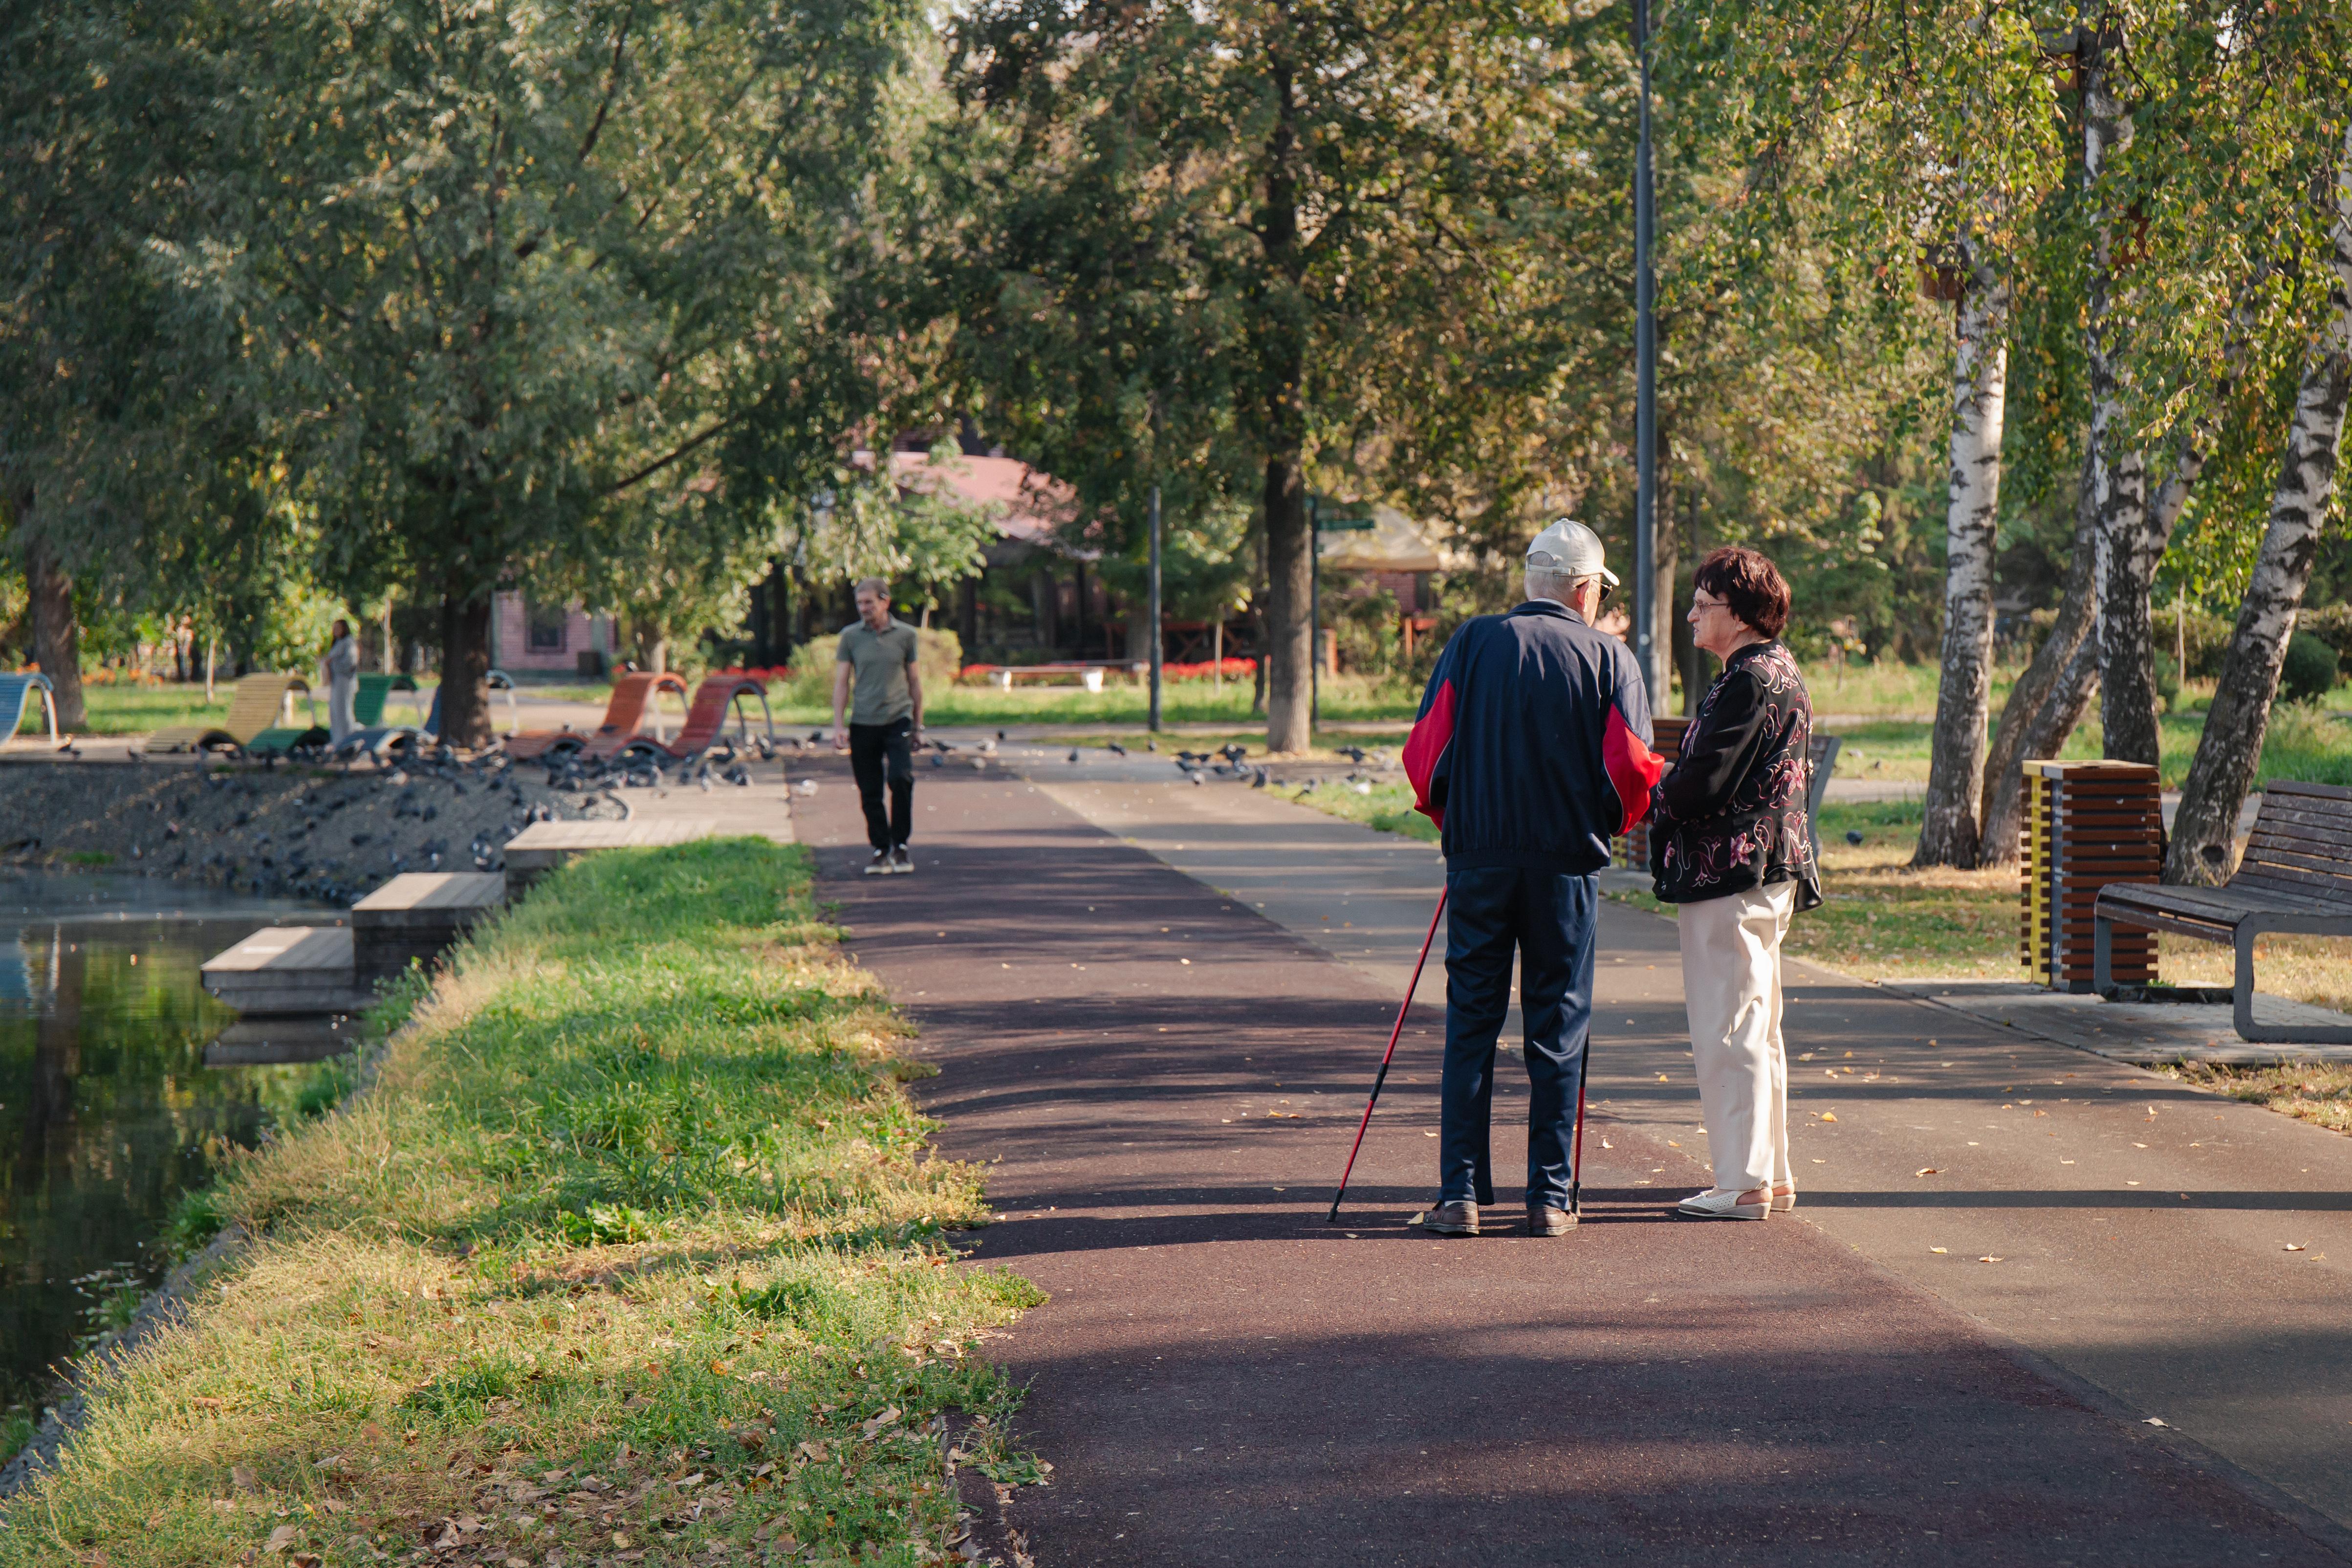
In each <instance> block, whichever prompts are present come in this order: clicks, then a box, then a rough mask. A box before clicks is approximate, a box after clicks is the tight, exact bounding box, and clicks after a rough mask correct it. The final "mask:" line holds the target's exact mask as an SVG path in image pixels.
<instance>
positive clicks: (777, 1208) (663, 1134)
mask: <svg viewBox="0 0 2352 1568" xmlns="http://www.w3.org/2000/svg"><path fill="white" fill-rule="evenodd" d="M837 937H838V933H837V932H835V931H833V930H831V929H830V928H828V927H825V926H824V925H821V924H819V923H817V922H816V921H815V920H814V908H813V905H812V902H811V898H810V873H809V863H808V859H807V856H806V853H805V852H804V851H803V850H801V849H798V848H795V847H780V846H776V845H772V844H770V843H768V842H766V841H765V840H749V841H728V842H705V843H701V844H697V845H691V846H687V847H680V848H676V849H666V850H654V851H616V852H612V853H608V854H606V855H604V856H600V857H595V858H591V859H588V860H585V861H583V862H580V863H578V864H575V865H573V866H572V867H570V868H566V869H565V870H563V871H562V872H561V873H558V874H557V875H556V876H555V877H553V878H551V879H548V880H547V881H546V882H544V883H542V884H541V887H540V888H539V889H537V890H535V892H534V894H533V896H532V897H531V898H530V900H529V901H527V902H526V903H525V904H523V905H522V906H521V907H520V909H519V910H515V911H514V912H512V913H510V914H509V915H508V916H507V917H505V918H504V919H502V920H501V921H498V922H497V923H496V924H495V925H494V926H492V927H490V928H488V929H487V930H485V931H478V933H477V935H476V936H475V938H474V939H473V941H472V942H471V943H470V944H469V945H468V946H467V947H466V948H464V949H462V950H461V951H460V953H459V955H458V957H457V971H456V973H454V974H451V975H448V976H445V977H444V978H443V980H442V981H441V982H440V983H439V984H438V986H437V988H436V990H435V991H434V993H433V994H432V995H431V996H430V998H429V1000H424V1001H422V1003H421V1005H417V1006H416V1010H415V1015H414V1016H415V1024H414V1026H413V1027H411V1028H409V1029H407V1030H406V1031H404V1032H403V1033H401V1034H399V1035H398V1036H396V1037H394V1040H393V1041H392V1043H391V1045H390V1047H388V1050H387V1054H386V1056H385V1058H384V1059H383V1064H382V1068H381V1070H380V1075H379V1078H378V1080H377V1082H376V1085H375V1087H374V1088H373V1089H371V1090H370V1091H369V1092H367V1093H366V1094H364V1095H362V1097H361V1098H359V1099H358V1100H355V1101H353V1102H352V1104H351V1105H350V1106H349V1107H348V1108H347V1109H346V1110H344V1111H343V1112H342V1113H341V1114H338V1115H335V1116H331V1117H328V1118H326V1119H324V1120H321V1121H313V1122H311V1123H310V1124H308V1125H306V1126H303V1127H301V1128H299V1129H298V1130H296V1131H292V1132H290V1133H289V1134H288V1135H286V1136H285V1137H283V1138H281V1139H279V1140H278V1141H277V1142H273V1143H271V1144H269V1145H268V1146H266V1147H265V1148H263V1149H261V1150H258V1151H257V1152H253V1153H250V1154H248V1155H245V1156H242V1157H240V1158H238V1159H236V1161H234V1162H233V1163H231V1165H230V1166H229V1168H228V1169H227V1171H226V1173H225V1174H224V1176H223V1178H222V1180H221V1182H220V1183H219V1184H218V1185H217V1186H216V1187H215V1188H214V1189H213V1191H212V1194H210V1196H209V1197H208V1199H207V1200H206V1205H207V1208H208V1213H207V1214H206V1215H205V1216H202V1218H201V1219H199V1220H196V1221H194V1223H192V1225H191V1226H190V1228H191V1230H192V1232H194V1233H201V1232H202V1231H204V1230H205V1229H208V1228H209V1227H210V1226H213V1225H216V1224H221V1223H229V1224H235V1225H238V1226H243V1227H245V1229H246V1230H247V1232H248V1233H249V1234H250V1235H251V1237H253V1239H252V1240H250V1241H249V1242H248V1243H247V1245H246V1246H245V1247H243V1248H242V1250H241V1251H240V1252H239V1253H238V1254H237V1255H236V1257H235V1258H234V1259H233V1261H232V1262H230V1263H229V1264H228V1265H227V1266H226V1268H224V1270H223V1271H222V1272H220V1273H218V1274H216V1275H215V1276H214V1277H213V1278H211V1279H206V1280H205V1282H204V1283H203V1285H202V1287H201V1289H198V1290H196V1291H195V1292H194V1294H193V1296H192V1297H191V1300H190V1305H189V1315H188V1318H187V1319H186V1321H184V1322H183V1323H182V1324H180V1325H179V1326H177V1327H175V1328H174V1329H173V1330H171V1331H168V1332H167V1333H165V1334H164V1335H163V1336H161V1337H160V1338H159V1339H158V1340H157V1341H155V1342H152V1344H151V1345H150V1346H148V1347H147V1348H145V1349H143V1350H142V1351H141V1352H138V1353H137V1354H135V1355H133V1356H131V1358H129V1359H128V1361H127V1362H125V1363H122V1364H121V1365H118V1366H114V1367H110V1368H103V1369H98V1370H96V1371H95V1372H94V1373H93V1374H92V1380H91V1384H90V1398H91V1418H90V1423H89V1426H88V1427H87V1428H86V1429H85V1431H84V1433H83V1435H82V1436H80V1438H79V1440H78V1441H77V1442H76V1444H75V1445H74V1447H73V1448H72V1450H71V1452H70V1454H69V1456H68V1458H67V1461H66V1463H65V1465H64V1467H63V1468H62V1469H61V1470H60V1471H58V1473H57V1474H55V1475H54V1476H52V1477H50V1478H48V1479H44V1480H43V1481H42V1482H40V1483H39V1485H38V1486H37V1487H36V1488H34V1489H32V1490H30V1491H28V1492H26V1493H23V1494H20V1495H19V1496H18V1497H16V1499H13V1500H10V1501H9V1502H7V1503H6V1504H5V1513H0V1563H34V1562H41V1563H58V1562H64V1561H67V1560H68V1559H71V1560H75V1561H79V1562H84V1563H95V1562H98V1561H100V1560H101V1558H102V1560H103V1561H105V1562H107V1563H110V1564H115V1565H118V1568H119V1565H124V1564H145V1563H153V1564H158V1565H162V1564H178V1563H228V1562H236V1561H244V1562H256V1561H261V1562H267V1561H268V1560H269V1557H268V1556H266V1555H263V1554H265V1553H270V1554H275V1553H280V1552H283V1553H286V1554H287V1555H286V1557H285V1558H284V1560H285V1561H288V1562H300V1561H302V1558H301V1557H300V1556H299V1555H298V1554H301V1553H316V1554H319V1556H320V1557H322V1558H323V1559H324V1561H326V1562H328V1563H374V1562H380V1561H383V1560H385V1559H386V1558H387V1557H402V1558H405V1557H408V1556H409V1554H411V1553H412V1552H414V1554H415V1557H416V1558H422V1557H424V1556H425V1555H426V1552H427V1551H429V1550H430V1549H433V1548H435V1547H436V1545H438V1544H440V1543H444V1542H446V1547H444V1549H443V1550H444V1553H445V1555H446V1554H447V1553H448V1552H458V1553H459V1554H460V1555H462V1557H463V1558H464V1559H465V1560H466V1561H471V1562H489V1563H497V1562H501V1561H503V1560H505V1559H507V1558H509V1557H514V1558H520V1559H522V1560H525V1561H528V1562H530V1563H543V1562H545V1561H547V1560H549V1559H550V1558H551V1556H552V1555H553V1554H554V1553H557V1552H560V1553H561V1554H562V1558H563V1560H564V1561H566V1562H571V1563H587V1562H593V1561H594V1560H596V1559H598V1558H600V1557H607V1556H611V1555H613V1554H614V1553H618V1552H644V1553H645V1554H646V1559H647V1560H648V1561H656V1562H675V1563H682V1562H685V1561H688V1559H689V1558H691V1559H692V1560H693V1561H695V1562H698V1563H708V1562H715V1561H730V1562H731V1561H740V1560H744V1559H745V1558H747V1557H751V1556H755V1555H759V1554H761V1553H766V1554H769V1555H771V1556H772V1558H773V1559H774V1560H777V1561H781V1560H782V1558H783V1557H785V1556H788V1555H793V1554H796V1553H799V1552H801V1551H802V1550H803V1547H807V1548H809V1549H810V1551H809V1552H808V1554H809V1555H810V1556H812V1557H814V1558H816V1559H820V1560H841V1559H845V1558H849V1557H853V1556H855V1557H856V1558H857V1560H858V1561H859V1562H861V1563H892V1564H904V1565H912V1564H917V1563H936V1562H939V1561H940V1560H941V1558H942V1556H943V1554H944V1548H945V1542H946V1540H947V1537H948V1536H949V1534H950V1531H951V1528H952V1521H953V1519H954V1516H955V1511H956V1510H955V1501H954V1498H953V1496H952V1494H951V1492H950V1490H949V1489H947V1488H946V1487H945V1485H944V1470H943V1466H942V1463H941V1459H940V1443H939V1442H938V1440H937V1438H936V1436H934V1435H933V1433H932V1432H931V1431H930V1430H929V1423H930V1422H931V1421H932V1420H933V1418H934V1417H936V1416H938V1415H940V1414H941V1413H943V1412H945V1411H947V1410H949V1409H951V1408H960V1409H962V1410H965V1411H969V1412H971V1413H973V1414H975V1415H979V1416H981V1417H982V1418H983V1420H984V1422H985V1423H986V1424H985V1426H983V1427H982V1437H981V1438H980V1439H979V1440H977V1441H972V1440H968V1441H967V1444H966V1447H968V1448H971V1449H974V1450H977V1451H976V1452H975V1454H974V1459H975V1461H976V1462H979V1463H981V1464H982V1465H983V1466H986V1467H991V1468H993V1470H994V1471H995V1472H996V1473H998V1474H1000V1476H1001V1477H1002V1478H1003V1479H1009V1480H1017V1479H1024V1478H1027V1479H1034V1478H1035V1476H1036V1475H1037V1474H1038V1473H1039V1472H1038V1466H1037V1465H1036V1462H1035V1461H1032V1460H1027V1459H1024V1458H1019V1457H1017V1456H1012V1455H1008V1454H1007V1453H1005V1452H1004V1451H1003V1447H1002V1446H1001V1440H1000V1439H998V1438H997V1437H995V1436H992V1434H994V1433H996V1432H999V1431H1001V1430H1002V1424H1003V1416H1004V1415H1006V1414H1007V1413H1008V1412H1009V1410H1010V1408H1011V1405H1012V1404H1013V1391H1012V1390H1011V1389H1010V1388H1009V1387H1008V1386H1007V1384H1005V1383H1004V1381H1003V1379H1002V1377H1001V1376H1000V1375H999V1374H998V1373H996V1372H995V1371H994V1370H993V1369H992V1367H991V1366H990V1365H989V1364H988V1363H986V1362H985V1361H984V1360H983V1359H982V1358H981V1357H979V1356H978V1355H977V1354H975V1353H974V1352H975V1351H976V1349H977V1347H978V1343H979V1337H980V1335H981V1333H982V1331H984V1330H985V1329H986V1328H988V1327H989V1326H990V1325H993V1324H997V1323H1001V1322H1003V1321H1006V1320H1007V1319H1009V1318H1011V1317H1012V1316H1013V1315H1015V1314H1016V1313H1017V1312H1018V1311H1019V1310H1021V1309H1022V1308H1023V1307H1024V1306H1027V1305H1029V1304H1032V1303H1034V1301H1036V1300H1038V1299H1039V1298H1038V1296H1037V1294H1036V1292H1035V1291H1034V1289H1033V1288H1032V1287H1030V1286H1029V1285H1028V1284H1027V1283H1026V1282H1025V1281H1023V1280H1021V1279H1018V1278H1016V1277H1014V1276H1012V1275H1009V1274H1005V1273H1003V1272H999V1271H982V1270H969V1269H964V1268H955V1267H952V1263H953V1260H954V1257H955V1255H956V1250H957V1248H956V1245H955V1243H956V1239H957V1237H956V1233H957V1232H958V1231H959V1230H960V1229H961V1227H965V1226H972V1225H975V1224H977V1223H979V1222H980V1221H982V1219H983V1218H984V1217H985V1216H984V1210H983V1207H982V1194H981V1187H980V1180H979V1173H978V1172H977V1171H975V1170H973V1169H971V1168H970V1167H967V1166H962V1165H958V1164H954V1163H948V1162H944V1161H939V1160H934V1159H929V1158H927V1157H926V1155H925V1139H926V1134H927V1132H928V1131H929V1124H928V1123H927V1122H926V1121H924V1119H923V1118H922V1117H921V1116H920V1115H919V1114H918V1113H917V1111H916V1110H915V1109H914V1107H913V1105H912V1103H911V1102H910V1100H908V1097H907V1095H906V1093H905V1090H904V1087H903V1085H904V1081H905V1080H906V1079H908V1078H910V1077H914V1076H919V1070H920V1069H919V1068H915V1067H913V1066H911V1065H910V1064H907V1063H904V1062H902V1061H900V1060H898V1058H897V1057H896V1051H895V1047H896V1046H897V1044H898V1040H899V1039H900V1038H901V1037H903V1034H904V1032H905V1031H904V1026H902V1025H901V1024H900V1023H899V1022H898V1019H897V1018H896V1017H895V1016H893V1015H892V1014H891V1013H890V1011H889V1010H888V1009H887V1006H886V1005H884V1002H883V999H882V998H881V996H880V995H879V994H877V990H876V988H875V985H874V983H873V981H872V980H871V978H870V977H869V976H867V975H866V974H865V973H862V972H860V971H858V970H856V969H855V968H854V967H852V966H851V965H849V964H848V963H845V961H844V960H843V959H842V957H841V955H840V953H839V951H838V948H837ZM415 991H421V987H413V988H412V993H414V992H415ZM410 1000H411V1002H418V1001H419V998H418V997H417V996H415V994H412V995H411V998H410ZM391 1010H392V1011H398V1010H399V1005H394V1007H393V1009H391ZM188 1239H190V1240H194V1234H192V1235H191V1236H190V1237H188ZM420 1549H423V1550H420ZM313 1560H314V1561H315V1560H316V1559H313Z"/></svg>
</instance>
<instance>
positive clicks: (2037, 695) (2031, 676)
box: [1977, 451, 2099, 866]
mask: <svg viewBox="0 0 2352 1568" xmlns="http://www.w3.org/2000/svg"><path fill="white" fill-rule="evenodd" d="M2098 527H2099V514H2098V509H2097V508H2096V507H2095V506H2094V505H2093V504H2092V498H2091V461H2090V454H2089V453H2088V452H2087V451H2086V452H2085V453H2084V458H2083V477H2082V480H2081V482H2080V483H2079V485H2078V486H2077V487H2076V489H2075V492H2074V552H2073V553H2072V554H2071V555H2069V556H2068V557H2067V558H2066V581H2065V583H2064V584H2063V586H2062V587H2061V588H2060V589H2059V593H2058V619H2057V621H2056V622H2055V624H2053V626H2051V628H2050V635H2049V636H2048V637H2044V638H2042V646H2041V647H2038V648H2035V649H2034V650H2033V658H2032V662H2031V663H2029V664H2028V665H2027V666H2026V668H2025V673H2024V674H2022V675H2021V676H2019V677H2018V678H2017V684H2016V685H2014V686H2012V687H2011V688H2010V689H2009V700H2008V701H2007V702H2005V703H2003V704H2002V705H2001V710H2000V724H1999V726H1998V727H1996V728H1995V730H1994V731H1993V737H1992V750H1991V752H1990V755H1988V756H1987V757H1986V758H1985V772H1984V795H1983V801H1984V819H1983V822H1982V823H1981V825H1980V826H1979V837H1978V841H1977V863H1978V864H1979V865H1980V866H2005V865H2007V864H2009V863H2010V862H2011V861H2012V860H2014V859H2016V858H2017V852H2018V851H2017V819H2018V811H2019V805H2020V800H2021V795H2020V782H2021V775H2020V774H2019V772H2018V765H2019V764H2020V763H2022V762H2024V761H2025V760H2026V759H2027V758H2028V757H2046V756H2049V755H2051V754H2052V753H2053V752H2055V751H2056V750H2057V749H2058V747H2060V746H2061V745H2063V744H2064V743H2065V740H2066V736H2067V735H2069V734H2071V733H2073V732H2074V725H2075V724H2076V723H2077V722H2078V721H2080V720H2081V718H2082V716H2083V710H2084V708H2086V707H2088V706H2089V705H2090V700H2091V693H2090V687H2091V685H2092V684H2093V683H2095V681H2096V680H2097V679H2098V664H2097V661H2096V659H2095V658H2093V659H2083V660H2079V661H2078V660H2077V658H2076V656H2077V655H2078V654H2079V653H2080V652H2081V651H2082V649H2083V648H2084V647H2086V646H2092V645H2093V644H2094V642H2095V639H2094V638H2093V637H2092V636H2091V634H2092V632H2093V631H2094V629H2095V627H2096V626H2097V624H2098V615H2099V612H2098V605H2099V595H2098V582H2097V579H2096V577H2095V575H2094V570H2095V563H2096V560H2097V554H2098V548H2097V546H2098V538H2097V536H2098ZM2069 681H2072V682H2074V686H2076V687H2079V688H2080V694H2079V697H2078V698H2074V699H2072V700H2071V701H2070V695H2071V693H2072V692H2073V688H2071V687H2069V686H2068V685H2067V682H2069ZM2070 709H2071V714H2072V716H2071V717H2068V718H2066V720H2065V725H2064V728H2063V730H2060V729H2059V728H2058V721H2059V719H2060V717H2061V716H2062V715H2064V714H2066V713H2068V712H2069V710H2070Z"/></svg>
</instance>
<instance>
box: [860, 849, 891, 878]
mask: <svg viewBox="0 0 2352 1568" xmlns="http://www.w3.org/2000/svg"><path fill="white" fill-rule="evenodd" d="M890 869H891V868H890V851H888V850H887V849H877V850H876V851H874V858H873V859H871V860H868V861H867V862H866V875H867V876H869V877H887V876H888V875H889V874H890Z"/></svg>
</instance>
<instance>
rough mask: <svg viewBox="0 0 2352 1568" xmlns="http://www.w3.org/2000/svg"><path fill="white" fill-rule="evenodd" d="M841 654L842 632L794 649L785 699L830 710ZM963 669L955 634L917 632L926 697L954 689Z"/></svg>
mask: <svg viewBox="0 0 2352 1568" xmlns="http://www.w3.org/2000/svg"><path fill="white" fill-rule="evenodd" d="M840 651H841V636H840V634H839V633H837V632H836V633H828V634H827V635H826V636H824V637H811V638H809V640H808V641H806V642H805V643H803V644H802V645H801V646H800V647H796V648H794V649H793V678H792V679H790V680H789V681H787V682H785V683H784V691H783V697H782V700H783V701H785V702H788V703H791V704H793V706H795V707H808V708H829V707H830V706H831V705H832V703H833V667H834V663H835V659H836V658H837V657H838V656H839V654H840ZM962 669H963V641H962V639H961V638H960V637H957V636H956V635H955V633H953V632H951V631H946V630H943V629H940V628H938V627H925V628H921V629H919V630H918V631H917V632H916V633H915V673H916V675H918V676H919V677H920V678H921V679H922V682H923V694H924V695H925V696H926V697H927V698H936V697H938V696H940V694H942V693H943V692H945V691H946V690H947V689H948V688H949V687H950V686H953V685H954V684H955V682H956V677H957V675H958V674H960V673H961V671H962Z"/></svg>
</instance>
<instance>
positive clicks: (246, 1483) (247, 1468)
mask: <svg viewBox="0 0 2352 1568" xmlns="http://www.w3.org/2000/svg"><path fill="white" fill-rule="evenodd" d="M228 1479H229V1484H230V1485H231V1486H233V1487H235V1488H236V1489H237V1490H239V1491H241V1492H249V1491H251V1490H253V1489H255V1488H256V1487H257V1486H259V1485H260V1484H261V1482H260V1479H258V1478H257V1477H256V1476H255V1475H254V1473H253V1467H252V1466H251V1465H238V1466H236V1467H234V1468H231V1469H230V1471H229V1473H228Z"/></svg>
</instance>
